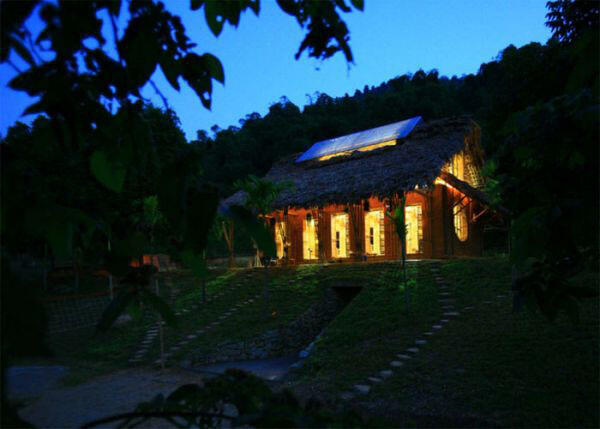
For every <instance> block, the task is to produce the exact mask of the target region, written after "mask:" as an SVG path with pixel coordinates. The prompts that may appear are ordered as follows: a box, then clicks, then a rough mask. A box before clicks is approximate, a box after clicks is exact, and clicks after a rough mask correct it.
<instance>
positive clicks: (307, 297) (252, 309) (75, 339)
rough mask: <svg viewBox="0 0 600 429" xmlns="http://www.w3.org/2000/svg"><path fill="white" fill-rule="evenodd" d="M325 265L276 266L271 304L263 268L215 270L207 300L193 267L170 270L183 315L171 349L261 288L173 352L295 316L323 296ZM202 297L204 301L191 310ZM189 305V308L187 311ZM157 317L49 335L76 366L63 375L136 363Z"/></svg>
mask: <svg viewBox="0 0 600 429" xmlns="http://www.w3.org/2000/svg"><path fill="white" fill-rule="evenodd" d="M319 269H320V268H319V266H316V265H314V266H301V267H291V268H283V267H282V268H274V269H270V270H269V271H270V272H269V278H270V282H269V288H268V301H267V304H265V301H264V300H263V299H262V291H263V284H264V280H265V274H264V271H263V270H262V269H254V270H233V271H224V270H219V271H215V272H212V275H211V276H210V277H209V278H208V281H207V286H206V290H207V297H208V298H212V299H211V302H210V303H206V304H203V303H202V297H201V290H200V287H199V283H198V281H197V280H195V279H193V278H192V277H191V275H190V274H189V273H185V272H184V273H176V274H173V273H170V274H168V275H167V276H165V277H163V278H161V280H160V284H161V287H160V294H161V296H162V297H163V298H165V299H167V300H170V301H171V304H172V308H173V309H174V311H176V312H179V313H180V316H178V317H177V319H178V320H177V322H178V323H177V326H176V327H170V326H167V327H165V330H164V339H165V350H166V351H168V349H169V348H170V347H171V346H172V345H174V344H175V343H177V342H178V341H179V340H181V339H182V338H184V337H186V336H187V335H189V334H190V333H191V332H193V331H195V330H197V329H198V328H203V327H205V326H206V325H208V324H209V323H210V322H213V321H216V320H219V316H221V315H222V314H223V313H224V312H225V311H227V310H229V309H231V308H232V307H233V306H234V305H235V304H238V303H240V302H242V301H244V300H247V299H248V298H250V297H252V296H255V295H256V294H257V293H259V294H261V296H260V297H259V298H258V299H255V300H254V302H253V303H252V304H250V305H246V306H244V307H243V308H242V309H240V310H239V311H237V312H236V313H234V314H233V315H231V316H230V317H228V318H227V319H226V320H223V321H221V323H220V325H219V326H218V327H215V328H213V329H212V330H211V331H210V333H209V334H207V335H204V336H199V337H198V338H196V339H195V340H194V341H191V342H189V343H188V344H187V345H186V346H185V347H183V348H181V349H180V350H179V351H178V352H177V353H176V354H174V355H173V359H172V362H178V361H179V360H183V359H185V358H186V357H188V356H189V354H190V353H191V352H196V351H198V350H200V351H202V352H204V351H206V352H207V353H208V352H211V351H214V350H215V349H216V348H217V347H218V345H219V344H222V343H223V342H228V341H238V340H242V339H249V338H252V337H253V336H256V335H259V334H261V333H263V332H265V331H268V330H271V329H275V328H277V327H279V326H283V325H285V324H287V323H289V322H291V321H292V320H294V319H295V318H297V317H298V316H299V315H300V314H301V313H302V312H303V311H305V310H306V309H308V307H309V306H310V305H311V304H313V303H314V302H316V301H317V300H319V299H320V297H321V294H322V291H323V290H322V288H319V287H318V282H317V275H318V272H319ZM172 290H173V291H174V293H172ZM217 296H219V297H218V298H217ZM196 303H197V304H199V307H198V308H197V309H195V310H191V306H192V305H193V304H196ZM183 309H187V310H188V311H187V312H183ZM156 322H157V318H156V315H154V314H145V313H142V314H141V315H139V316H138V317H136V318H135V319H134V320H133V321H132V322H129V323H127V324H126V325H125V326H122V327H112V328H111V329H110V330H109V331H108V332H106V333H101V334H96V335H94V333H93V331H92V330H91V329H85V330H80V331H75V332H69V333H61V334H57V335H54V336H53V337H51V338H50V341H49V342H50V345H51V348H52V350H53V352H54V353H55V356H54V358H53V359H52V360H53V363H57V364H62V365H67V366H69V367H70V373H69V375H67V376H66V377H65V379H64V380H63V382H64V383H65V384H67V385H75V384H79V383H81V382H84V381H86V380H88V379H89V378H90V377H93V376H96V375H101V374H106V373H110V372H113V371H115V370H119V369H123V368H127V367H131V366H132V364H131V363H129V362H128V359H129V358H130V357H131V356H132V355H133V353H134V352H135V350H137V349H138V348H139V346H140V343H141V341H142V339H143V338H144V335H145V334H146V332H147V330H148V329H149V328H150V327H151V326H152V325H155V324H156ZM159 350H160V347H159V340H158V338H156V339H155V341H154V342H153V344H152V346H151V347H150V349H149V351H148V353H147V355H146V356H145V360H144V362H143V363H142V365H145V364H150V363H152V362H153V361H155V360H156V359H158V358H159V356H160V351H159Z"/></svg>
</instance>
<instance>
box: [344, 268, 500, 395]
mask: <svg viewBox="0 0 600 429" xmlns="http://www.w3.org/2000/svg"><path fill="white" fill-rule="evenodd" d="M430 271H431V273H432V274H433V276H434V277H433V278H434V280H435V282H436V284H437V287H438V302H439V303H440V304H443V305H442V311H443V313H442V316H445V317H449V316H452V317H457V316H460V313H459V312H458V311H455V307H454V303H455V302H456V299H454V298H453V295H452V293H451V291H450V289H451V288H450V285H449V284H448V283H447V282H446V280H445V279H444V277H443V276H442V275H441V273H440V269H439V267H438V266H432V267H430ZM497 297H498V298H503V297H504V296H502V295H498V296H497ZM487 303H490V304H491V301H487ZM472 308H473V307H465V310H470V309H472ZM449 321H450V320H449V319H440V321H439V322H438V323H436V324H435V325H433V326H432V327H431V329H432V330H433V331H429V332H424V333H423V335H425V336H428V337H431V336H433V334H434V331H437V330H440V329H442V327H443V325H444V324H446V323H448V322H449ZM415 344H416V345H418V346H424V345H426V344H427V340H424V339H417V340H415ZM405 353H408V354H398V355H396V357H397V358H398V359H399V360H393V361H391V362H390V366H391V367H393V368H401V367H403V366H404V362H405V361H408V360H410V359H412V358H413V356H415V357H416V355H417V354H418V353H419V349H418V348H417V347H409V348H407V349H406V352H405ZM411 355H412V356H411ZM393 374H394V372H393V371H392V370H391V369H384V370H381V371H379V373H378V375H379V376H378V377H367V379H366V383H365V384H355V385H354V391H355V392H358V393H360V394H362V395H367V394H369V392H370V391H371V385H373V384H378V383H382V382H384V381H385V379H387V378H390V377H391V376H392V375H393ZM339 397H340V399H342V400H345V401H348V400H351V399H353V398H354V397H355V395H354V393H352V392H343V393H341V394H340V396H339Z"/></svg>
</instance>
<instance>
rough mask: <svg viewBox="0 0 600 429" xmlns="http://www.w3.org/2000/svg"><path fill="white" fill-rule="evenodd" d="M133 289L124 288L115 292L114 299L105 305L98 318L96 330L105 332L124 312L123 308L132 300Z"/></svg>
mask: <svg viewBox="0 0 600 429" xmlns="http://www.w3.org/2000/svg"><path fill="white" fill-rule="evenodd" d="M134 296H135V291H134V290H133V289H129V288H128V289H125V290H122V291H121V292H119V293H118V294H117V296H116V297H115V299H113V300H112V301H111V303H110V304H109V305H108V307H106V309H105V310H104V312H103V313H102V316H100V320H99V321H98V324H97V325H96V331H97V332H106V331H107V330H108V329H109V328H110V327H111V326H112V325H113V323H115V320H117V318H118V317H119V316H120V315H121V314H123V313H124V312H125V309H126V308H127V307H128V306H129V305H130V304H131V303H132V302H133V297H134Z"/></svg>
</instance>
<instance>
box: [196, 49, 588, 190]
mask: <svg viewBox="0 0 600 429" xmlns="http://www.w3.org/2000/svg"><path fill="white" fill-rule="evenodd" d="M578 72H579V75H577V73H578ZM572 75H575V77H574V78H572V79H570V78H569V76H572ZM577 76H579V77H577ZM577 79H579V80H578V81H577ZM594 79H596V81H594ZM593 85H596V87H597V76H595V77H594V76H586V75H585V73H583V75H582V73H580V71H578V70H577V67H576V64H574V62H573V58H572V52H571V51H570V50H569V49H567V48H566V47H565V46H564V45H563V44H560V43H558V42H554V41H550V42H549V43H547V44H545V45H541V44H539V43H530V44H528V45H525V46H523V47H521V48H516V47H514V46H512V45H511V46H509V47H507V48H506V49H504V50H503V51H502V52H501V53H500V54H499V55H498V58H497V59H496V60H494V61H491V62H488V63H485V64H482V65H481V67H480V69H479V71H478V72H477V74H474V75H471V74H470V75H466V76H462V77H455V76H453V77H452V78H448V77H445V76H439V75H438V72H437V71H436V70H432V71H429V72H424V71H423V70H419V71H417V72H416V73H414V74H408V75H402V76H399V77H395V78H393V79H390V80H389V81H387V82H384V83H382V84H381V85H379V86H377V87H371V88H369V87H366V86H365V88H364V90H363V91H356V92H355V93H354V95H352V96H349V95H345V96H344V97H338V98H332V97H330V96H328V95H327V94H325V93H320V94H316V95H315V96H314V98H313V99H312V100H310V101H311V102H310V104H308V105H306V106H304V108H303V109H302V110H301V109H300V108H299V107H298V106H296V105H294V104H293V103H291V102H290V101H289V100H288V99H287V98H286V97H282V98H281V99H280V101H279V102H276V103H274V104H273V105H272V106H271V107H270V109H269V112H268V113H267V114H266V115H265V116H264V117H261V116H260V115H259V114H258V113H252V114H249V115H247V116H246V117H245V118H244V119H241V120H240V124H241V126H240V127H233V126H232V127H229V128H227V129H224V130H220V129H218V128H216V127H214V128H213V131H215V134H214V136H213V137H212V138H210V137H208V133H207V132H205V131H198V139H197V140H196V141H194V142H193V144H194V145H197V146H198V147H199V148H200V149H201V150H202V151H203V152H204V155H205V156H204V166H205V171H206V172H207V175H208V177H210V178H211V179H212V180H214V181H216V182H217V183H219V184H222V185H223V191H224V193H225V194H227V193H229V192H231V190H232V188H231V185H232V183H233V182H234V181H235V180H236V179H239V178H241V177H244V176H246V175H247V174H255V175H258V176H262V175H264V174H265V173H266V172H267V171H268V170H269V168H270V167H271V165H272V164H273V162H275V161H276V160H277V159H279V158H281V157H283V156H285V155H288V154H292V153H295V152H300V151H303V150H306V149H307V148H308V147H309V146H310V145H311V144H312V143H314V142H316V141H319V140H323V139H327V138H332V137H336V136H340V135H344V134H349V133H352V132H356V131H360V130H365V129H368V128H372V127H376V126H379V125H383V124H386V123H390V122H395V121H398V120H402V119H406V118H409V117H412V116H418V115H420V116H422V117H423V118H424V119H425V120H431V119H435V118H441V117H446V116H452V115H458V114H469V115H472V116H473V118H474V119H475V120H476V121H477V122H478V123H479V124H480V125H482V127H483V131H484V137H483V143H484V146H485V149H486V152H487V153H488V156H491V155H493V154H494V152H495V148H496V147H497V146H498V145H499V144H501V143H500V142H501V136H500V132H501V130H502V127H503V125H504V123H505V122H506V120H507V118H509V116H510V115H511V114H512V113H514V112H518V111H519V110H523V109H525V108H526V107H527V106H531V105H535V104H537V103H543V102H546V101H548V100H550V99H551V98H553V97H556V96H558V95H560V94H563V93H565V92H567V91H569V90H570V89H573V90H577V89H580V88H581V87H583V86H593Z"/></svg>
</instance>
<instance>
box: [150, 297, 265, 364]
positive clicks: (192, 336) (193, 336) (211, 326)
mask: <svg viewBox="0 0 600 429" xmlns="http://www.w3.org/2000/svg"><path fill="white" fill-rule="evenodd" d="M220 296H222V294H217V295H214V297H220ZM259 297H260V294H256V295H254V296H253V297H252V298H250V299H248V300H246V301H243V302H242V303H238V304H235V306H234V307H232V308H230V309H229V310H227V311H225V313H223V314H222V315H221V316H219V320H220V321H221V322H224V321H225V319H227V318H228V317H230V316H231V315H232V313H233V312H235V311H237V310H238V309H241V308H243V307H244V306H245V305H248V304H250V303H253V302H254V300H256V299H258V298H259ZM221 322H219V321H217V320H215V321H213V322H211V323H210V324H209V325H208V326H205V327H204V329H198V330H196V331H195V332H194V333H192V334H187V335H186V336H185V339H182V340H181V341H179V342H178V343H177V344H175V345H174V346H171V347H170V348H169V350H168V351H167V353H166V354H165V364H166V363H167V361H168V359H169V358H170V357H172V356H173V354H174V352H177V351H179V350H181V348H182V346H185V345H187V344H188V343H189V342H190V341H191V340H194V339H196V338H198V336H199V335H202V334H204V333H205V332H206V331H210V330H211V329H214V328H216V327H217V326H219V325H220V324H221ZM154 364H155V365H160V364H161V360H160V359H158V360H157V361H155V362H154Z"/></svg>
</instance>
